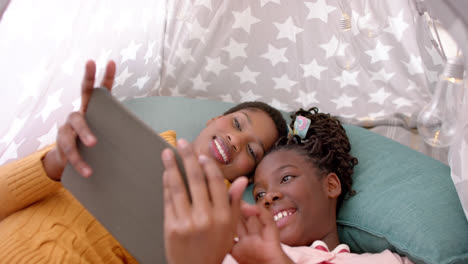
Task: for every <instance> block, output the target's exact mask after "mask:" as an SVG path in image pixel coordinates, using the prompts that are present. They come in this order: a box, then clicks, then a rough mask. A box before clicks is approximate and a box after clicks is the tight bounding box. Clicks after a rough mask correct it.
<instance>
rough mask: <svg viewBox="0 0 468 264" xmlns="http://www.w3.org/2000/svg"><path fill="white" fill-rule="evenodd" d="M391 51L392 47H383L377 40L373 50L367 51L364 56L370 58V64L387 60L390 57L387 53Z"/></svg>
mask: <svg viewBox="0 0 468 264" xmlns="http://www.w3.org/2000/svg"><path fill="white" fill-rule="evenodd" d="M391 49H393V47H392V46H385V45H383V44H382V42H380V40H377V45H376V46H375V49H373V50H367V51H366V54H367V55H369V56H370V57H371V63H376V62H379V61H385V60H389V59H390V57H389V56H388V52H389V51H390V50H391Z"/></svg>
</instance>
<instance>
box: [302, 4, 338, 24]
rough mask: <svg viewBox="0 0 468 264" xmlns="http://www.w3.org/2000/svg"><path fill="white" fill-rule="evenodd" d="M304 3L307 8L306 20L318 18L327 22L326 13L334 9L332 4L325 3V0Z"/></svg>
mask: <svg viewBox="0 0 468 264" xmlns="http://www.w3.org/2000/svg"><path fill="white" fill-rule="evenodd" d="M304 4H305V5H306V6H307V8H309V15H308V16H307V20H309V19H312V18H318V19H320V20H322V21H323V22H324V23H328V14H330V13H331V12H332V11H333V10H335V9H336V7H334V6H329V5H327V3H326V1H325V0H317V1H316V2H315V3H310V2H304Z"/></svg>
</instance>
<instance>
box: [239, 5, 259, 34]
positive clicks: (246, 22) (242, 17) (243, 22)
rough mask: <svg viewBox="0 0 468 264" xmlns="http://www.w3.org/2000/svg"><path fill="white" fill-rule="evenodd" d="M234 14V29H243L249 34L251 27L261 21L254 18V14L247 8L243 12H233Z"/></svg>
mask: <svg viewBox="0 0 468 264" xmlns="http://www.w3.org/2000/svg"><path fill="white" fill-rule="evenodd" d="M232 13H233V14H234V18H235V21H234V25H232V28H242V29H243V30H245V31H246V32H247V33H250V27H251V26H252V24H255V23H257V22H259V21H260V19H258V18H256V17H254V16H252V12H251V11H250V7H248V8H246V9H245V10H244V11H242V12H235V11H234V12H232Z"/></svg>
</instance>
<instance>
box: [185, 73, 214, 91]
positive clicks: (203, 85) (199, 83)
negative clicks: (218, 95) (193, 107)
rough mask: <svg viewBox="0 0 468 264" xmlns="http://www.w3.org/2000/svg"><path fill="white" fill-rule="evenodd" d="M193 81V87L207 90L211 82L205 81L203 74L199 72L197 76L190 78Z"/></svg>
mask: <svg viewBox="0 0 468 264" xmlns="http://www.w3.org/2000/svg"><path fill="white" fill-rule="evenodd" d="M190 80H191V81H192V82H193V87H192V88H193V89H194V90H199V91H204V92H206V91H207V86H208V85H210V83H209V82H205V81H204V80H203V78H202V77H201V74H198V75H197V77H195V78H193V79H190Z"/></svg>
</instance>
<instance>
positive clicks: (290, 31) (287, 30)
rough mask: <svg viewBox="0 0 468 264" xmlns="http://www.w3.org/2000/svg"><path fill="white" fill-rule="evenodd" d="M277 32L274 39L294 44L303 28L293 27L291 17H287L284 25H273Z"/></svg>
mask: <svg viewBox="0 0 468 264" xmlns="http://www.w3.org/2000/svg"><path fill="white" fill-rule="evenodd" d="M273 24H275V26H276V28H277V29H278V30H279V32H278V35H277V36H276V39H282V38H287V39H289V40H291V41H292V42H296V35H297V34H299V33H301V32H302V31H304V29H303V28H300V27H297V26H296V25H294V22H293V19H292V17H289V18H288V19H286V21H284V23H273Z"/></svg>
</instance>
